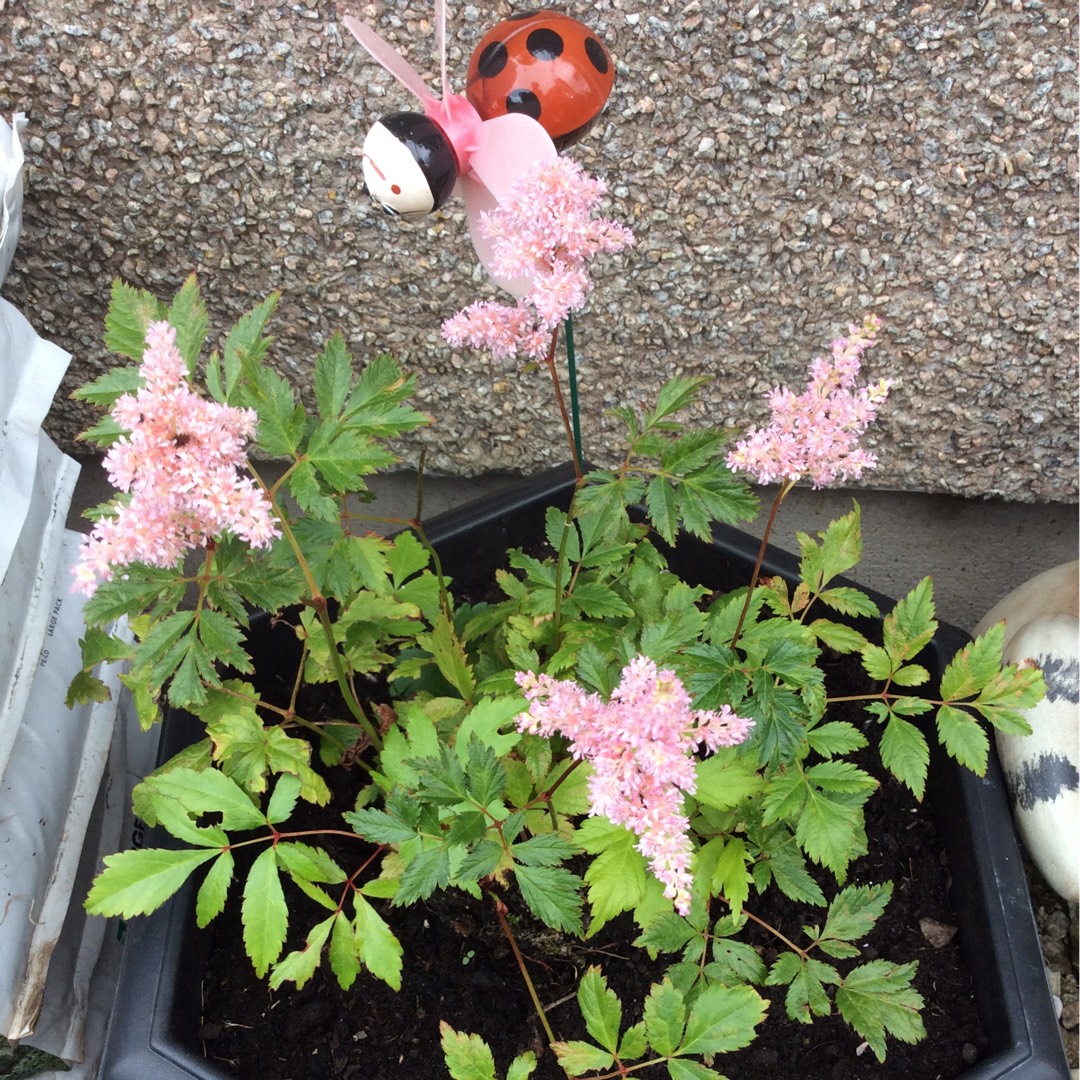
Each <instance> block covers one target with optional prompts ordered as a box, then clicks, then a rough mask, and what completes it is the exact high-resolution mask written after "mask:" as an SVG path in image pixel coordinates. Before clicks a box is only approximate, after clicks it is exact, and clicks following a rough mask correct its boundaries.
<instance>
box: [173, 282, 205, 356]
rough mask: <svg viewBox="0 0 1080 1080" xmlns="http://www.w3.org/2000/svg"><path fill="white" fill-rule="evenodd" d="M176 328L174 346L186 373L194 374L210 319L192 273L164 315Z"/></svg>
mask: <svg viewBox="0 0 1080 1080" xmlns="http://www.w3.org/2000/svg"><path fill="white" fill-rule="evenodd" d="M165 318H166V319H167V320H168V322H169V324H170V325H171V326H173V327H174V328H175V330H176V347H177V349H178V350H179V351H180V355H181V356H182V357H183V358H184V364H185V365H186V366H187V371H188V375H189V376H191V375H194V374H195V365H196V363H197V362H198V359H199V353H200V352H201V351H202V347H203V342H204V341H205V340H206V332H207V330H208V329H209V327H210V321H209V319H208V318H207V315H206V305H205V304H204V303H203V299H202V295H201V294H200V293H199V284H198V282H197V281H196V279H195V275H194V274H189V275H188V276H187V278H186V279H185V280H184V284H183V285H182V286H181V287H180V291H179V292H178V293H177V294H176V296H175V297H173V301H172V303H171V304H170V305H169V310H168V312H167V314H166V316H165Z"/></svg>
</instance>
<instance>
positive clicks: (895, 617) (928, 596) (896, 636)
mask: <svg viewBox="0 0 1080 1080" xmlns="http://www.w3.org/2000/svg"><path fill="white" fill-rule="evenodd" d="M937 628H938V624H937V621H936V620H935V619H934V585H933V582H932V581H931V580H930V578H928V577H925V578H923V579H922V581H920V582H919V583H918V585H916V586H915V588H913V589H912V590H911V592H909V593H908V594H907V596H905V597H903V598H902V599H901V600H898V601H897V603H896V607H895V608H893V610H892V611H891V612H890V613H889V614H888V615H886V616H885V619H884V621H883V622H882V627H881V629H882V639H883V642H884V645H885V650H886V651H887V652H888V653H889V655H890V656H891V657H892V658H893V660H894V662H895V661H897V660H911V659H913V658H914V657H915V656H916V655H917V654H918V653H920V652H921V651H922V650H923V648H924V647H925V646H926V645H927V644H928V643H929V641H930V639H931V638H932V637H933V636H934V634H936V633H937Z"/></svg>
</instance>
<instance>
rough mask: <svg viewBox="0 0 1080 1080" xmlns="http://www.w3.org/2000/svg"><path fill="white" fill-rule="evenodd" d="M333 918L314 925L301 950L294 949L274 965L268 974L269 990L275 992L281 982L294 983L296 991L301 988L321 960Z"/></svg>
mask: <svg viewBox="0 0 1080 1080" xmlns="http://www.w3.org/2000/svg"><path fill="white" fill-rule="evenodd" d="M334 919H335V916H333V915H331V916H330V917H329V918H328V919H323V921H322V922H321V923H316V924H315V925H314V926H313V927H312V928H311V929H310V930H309V931H308V936H307V940H306V941H305V942H304V947H303V948H302V949H296V950H294V951H293V952H291V953H289V954H288V955H287V956H286V957H285V959H284V960H282V961H281V962H280V963H277V964H275V965H274V970H273V971H272V972H271V973H270V988H271V989H272V990H277V989H278V987H279V986H281V984H282V983H283V982H294V983H296V989H297V990H299V989H301V987H303V985H304V983H306V982H307V981H308V980H309V979H310V978H311V976H312V975H314V974H315V969H316V968H317V967H318V966H319V961H320V960H321V959H322V951H323V946H324V945H325V944H326V939H327V938H328V937H329V936H330V929H331V927H332V926H333V925H334Z"/></svg>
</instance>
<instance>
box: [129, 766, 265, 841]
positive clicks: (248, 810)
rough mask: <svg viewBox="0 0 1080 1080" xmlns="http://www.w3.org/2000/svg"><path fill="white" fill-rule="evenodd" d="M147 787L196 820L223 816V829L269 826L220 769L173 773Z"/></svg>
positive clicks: (182, 770) (172, 771) (242, 791)
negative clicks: (217, 815)
mask: <svg viewBox="0 0 1080 1080" xmlns="http://www.w3.org/2000/svg"><path fill="white" fill-rule="evenodd" d="M145 783H146V785H147V787H148V788H150V789H153V790H154V791H156V792H158V793H160V794H161V795H165V796H168V797H169V798H172V799H175V800H176V801H177V802H179V803H180V805H181V806H183V807H184V808H185V809H186V810H189V811H191V813H192V814H195V815H196V816H200V815H202V814H213V813H217V814H220V815H221V827H222V828H223V829H228V830H230V831H231V830H244V829H255V828H258V827H259V826H260V825H265V824H266V818H265V817H264V816H263V814H262V812H261V811H260V810H259V808H258V807H257V806H256V805H255V804H254V803H253V802H252V801H251V797H250V796H249V795H248V794H247V792H245V791H244V789H243V788H241V787H240V785H239V784H237V783H236V782H235V781H234V780H231V779H230V778H229V777H227V776H225V775H224V773H221V772H219V771H218V770H217V769H206V770H204V771H202V772H196V771H195V770H193V769H187V768H181V769H172V770H170V771H169V772H167V773H162V774H161V775H156V776H153V777H152V778H149V779H148V780H146V781H145Z"/></svg>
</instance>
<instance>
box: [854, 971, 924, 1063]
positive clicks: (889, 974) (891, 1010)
mask: <svg viewBox="0 0 1080 1080" xmlns="http://www.w3.org/2000/svg"><path fill="white" fill-rule="evenodd" d="M917 968H918V964H917V963H916V962H914V961H912V962H911V963H909V964H891V963H889V962H888V961H887V960H872V961H871V962H870V963H869V964H864V965H863V966H862V967H857V968H855V970H854V971H851V972H849V973H848V975H847V977H846V978H845V979H844V980H843V982H842V983H841V984H840V986H839V988H838V989H837V991H836V1007H837V1009H839V1011H840V1015H841V1016H842V1017H843V1018H844V1019H845V1020H846V1021H847V1022H848V1023H849V1024H850V1025H851V1026H852V1027H853V1028H854V1029H855V1030H856V1031H857V1032H858V1033H859V1034H860V1035H861V1036H862V1037H863V1038H864V1039H865V1040H866V1041H867V1043H868V1044H869V1046H870V1049H871V1050H873V1051H874V1055H875V1056H876V1057H877V1059H878V1061H884V1060H885V1036H886V1035H892V1036H893V1038H896V1039H899V1040H900V1041H901V1042H906V1043H916V1042H918V1041H919V1040H920V1039H922V1038H924V1037H925V1036H926V1028H925V1027H924V1026H923V1021H922V1016H921V1015H920V1010H921V1009H922V1006H923V998H922V995H921V994H920V993H919V992H918V991H917V990H915V989H913V988H912V986H911V980H912V979H913V978H914V976H915V971H916V969H917Z"/></svg>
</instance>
